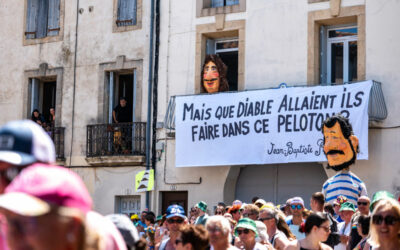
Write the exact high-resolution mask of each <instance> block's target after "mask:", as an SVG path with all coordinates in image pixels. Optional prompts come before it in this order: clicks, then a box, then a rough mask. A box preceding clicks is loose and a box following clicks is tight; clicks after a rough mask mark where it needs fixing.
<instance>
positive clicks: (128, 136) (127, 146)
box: [86, 122, 146, 157]
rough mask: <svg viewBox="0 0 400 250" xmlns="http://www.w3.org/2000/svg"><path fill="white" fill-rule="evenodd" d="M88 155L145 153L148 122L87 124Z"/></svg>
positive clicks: (141, 154) (142, 154)
mask: <svg viewBox="0 0 400 250" xmlns="http://www.w3.org/2000/svg"><path fill="white" fill-rule="evenodd" d="M86 141H87V143H86V156H87V157H98V156H117V155H120V156H133V155H140V156H144V155H145V145H146V123H145V122H127V123H118V124H96V125H88V126H87V140H86Z"/></svg>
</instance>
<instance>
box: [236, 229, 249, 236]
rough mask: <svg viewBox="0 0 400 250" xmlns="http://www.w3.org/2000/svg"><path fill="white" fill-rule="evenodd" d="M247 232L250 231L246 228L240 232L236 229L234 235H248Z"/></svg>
mask: <svg viewBox="0 0 400 250" xmlns="http://www.w3.org/2000/svg"><path fill="white" fill-rule="evenodd" d="M249 232H250V230H249V229H247V228H245V229H243V230H241V229H236V233H237V234H238V235H241V234H242V233H244V234H248V233H249Z"/></svg>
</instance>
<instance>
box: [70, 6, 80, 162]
mask: <svg viewBox="0 0 400 250" xmlns="http://www.w3.org/2000/svg"><path fill="white" fill-rule="evenodd" d="M78 24H79V0H77V1H76V24H75V51H74V84H73V88H72V92H73V93H72V111H71V113H72V118H71V148H70V152H69V167H71V163H72V144H73V143H74V123H75V89H76V57H77V56H78Z"/></svg>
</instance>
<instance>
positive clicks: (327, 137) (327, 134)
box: [322, 114, 359, 171]
mask: <svg viewBox="0 0 400 250" xmlns="http://www.w3.org/2000/svg"><path fill="white" fill-rule="evenodd" d="M322 133H323V134H324V153H325V155H326V158H327V159H328V168H332V169H334V170H335V171H340V170H342V169H345V168H348V167H349V166H350V165H352V164H354V163H355V161H356V157H357V153H358V152H359V148H358V138H357V137H356V136H355V135H354V134H353V127H352V126H351V124H350V122H349V120H348V119H347V118H345V117H343V116H342V115H340V114H337V115H334V116H332V117H329V118H328V119H326V120H325V121H324V123H323V127H322Z"/></svg>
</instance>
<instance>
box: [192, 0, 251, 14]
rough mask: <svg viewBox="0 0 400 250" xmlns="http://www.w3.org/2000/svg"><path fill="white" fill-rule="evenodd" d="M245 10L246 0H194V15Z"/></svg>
mask: <svg viewBox="0 0 400 250" xmlns="http://www.w3.org/2000/svg"><path fill="white" fill-rule="evenodd" d="M245 11H246V0H196V16H197V17H204V16H214V15H216V14H229V13H238V12H245Z"/></svg>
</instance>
